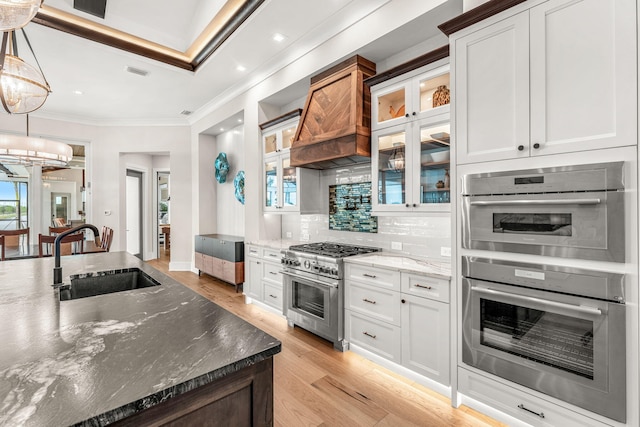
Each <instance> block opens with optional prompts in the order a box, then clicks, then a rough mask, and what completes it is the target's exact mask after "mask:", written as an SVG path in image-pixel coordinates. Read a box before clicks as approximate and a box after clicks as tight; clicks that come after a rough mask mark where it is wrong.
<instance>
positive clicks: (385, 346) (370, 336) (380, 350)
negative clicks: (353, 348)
mask: <svg viewBox="0 0 640 427" xmlns="http://www.w3.org/2000/svg"><path fill="white" fill-rule="evenodd" d="M345 318H346V319H345V335H346V337H347V341H349V342H350V343H353V344H355V345H358V346H360V347H362V348H364V349H366V350H369V351H371V352H373V353H376V354H378V355H380V356H382V357H384V358H386V359H389V360H392V361H394V362H396V363H400V362H401V360H400V357H401V341H400V328H399V327H397V326H393V325H390V324H388V323H384V322H379V321H376V320H373V319H371V318H369V317H366V316H361V315H359V314H357V313H354V312H352V311H350V310H346V311H345Z"/></svg>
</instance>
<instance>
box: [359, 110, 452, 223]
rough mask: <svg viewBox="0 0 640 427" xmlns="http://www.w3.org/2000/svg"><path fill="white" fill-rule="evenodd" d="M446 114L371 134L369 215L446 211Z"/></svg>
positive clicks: (448, 191) (447, 147)
mask: <svg viewBox="0 0 640 427" xmlns="http://www.w3.org/2000/svg"><path fill="white" fill-rule="evenodd" d="M449 134H450V125H449V115H448V114H444V115H439V116H435V117H432V118H429V119H424V120H420V121H417V122H411V123H407V124H404V125H398V126H394V127H390V128H386V129H381V130H378V131H375V132H373V134H372V152H373V154H372V167H373V168H375V169H374V170H373V181H374V184H373V191H374V197H373V199H374V200H373V212H374V213H376V214H384V213H415V212H420V211H425V212H431V211H447V210H449V209H450V205H449V204H450V202H451V195H450V190H449V186H450V181H451V177H450V175H449V173H450V172H449V171H450V159H449V155H450V141H449Z"/></svg>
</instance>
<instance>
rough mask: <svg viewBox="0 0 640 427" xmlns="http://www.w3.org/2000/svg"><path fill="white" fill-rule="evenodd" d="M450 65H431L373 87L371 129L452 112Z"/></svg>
mask: <svg viewBox="0 0 640 427" xmlns="http://www.w3.org/2000/svg"><path fill="white" fill-rule="evenodd" d="M449 88H450V84H449V65H448V64H447V65H444V66H437V64H435V65H428V66H424V67H422V68H419V69H417V70H414V71H412V72H409V73H407V74H405V75H402V76H400V77H397V78H394V79H391V80H388V81H386V82H384V83H380V84H378V85H375V86H372V87H371V130H377V129H382V128H385V127H389V126H395V125H398V124H404V123H406V122H407V121H411V120H416V119H422V118H425V117H430V116H434V115H439V114H446V113H448V112H449V104H450V103H449V100H450V90H449Z"/></svg>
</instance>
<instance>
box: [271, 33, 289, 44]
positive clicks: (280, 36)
mask: <svg viewBox="0 0 640 427" xmlns="http://www.w3.org/2000/svg"><path fill="white" fill-rule="evenodd" d="M286 38H287V36H285V35H283V34H280V33H275V34H274V35H273V40H274V41H277V42H278V43H280V42H281V41H284V39H286Z"/></svg>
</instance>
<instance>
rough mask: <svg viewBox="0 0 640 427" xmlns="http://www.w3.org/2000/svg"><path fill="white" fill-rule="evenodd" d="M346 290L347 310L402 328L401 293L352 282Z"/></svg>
mask: <svg viewBox="0 0 640 427" xmlns="http://www.w3.org/2000/svg"><path fill="white" fill-rule="evenodd" d="M345 289H346V290H347V295H346V301H347V307H346V308H348V309H349V310H352V311H354V312H358V313H360V314H365V315H367V316H371V317H373V318H374V319H378V320H382V321H384V322H389V323H392V324H394V325H396V326H400V293H398V292H395V291H392V290H389V289H382V288H377V287H374V286H368V285H364V284H361V283H357V282H351V281H349V282H347V284H346V287H345Z"/></svg>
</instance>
